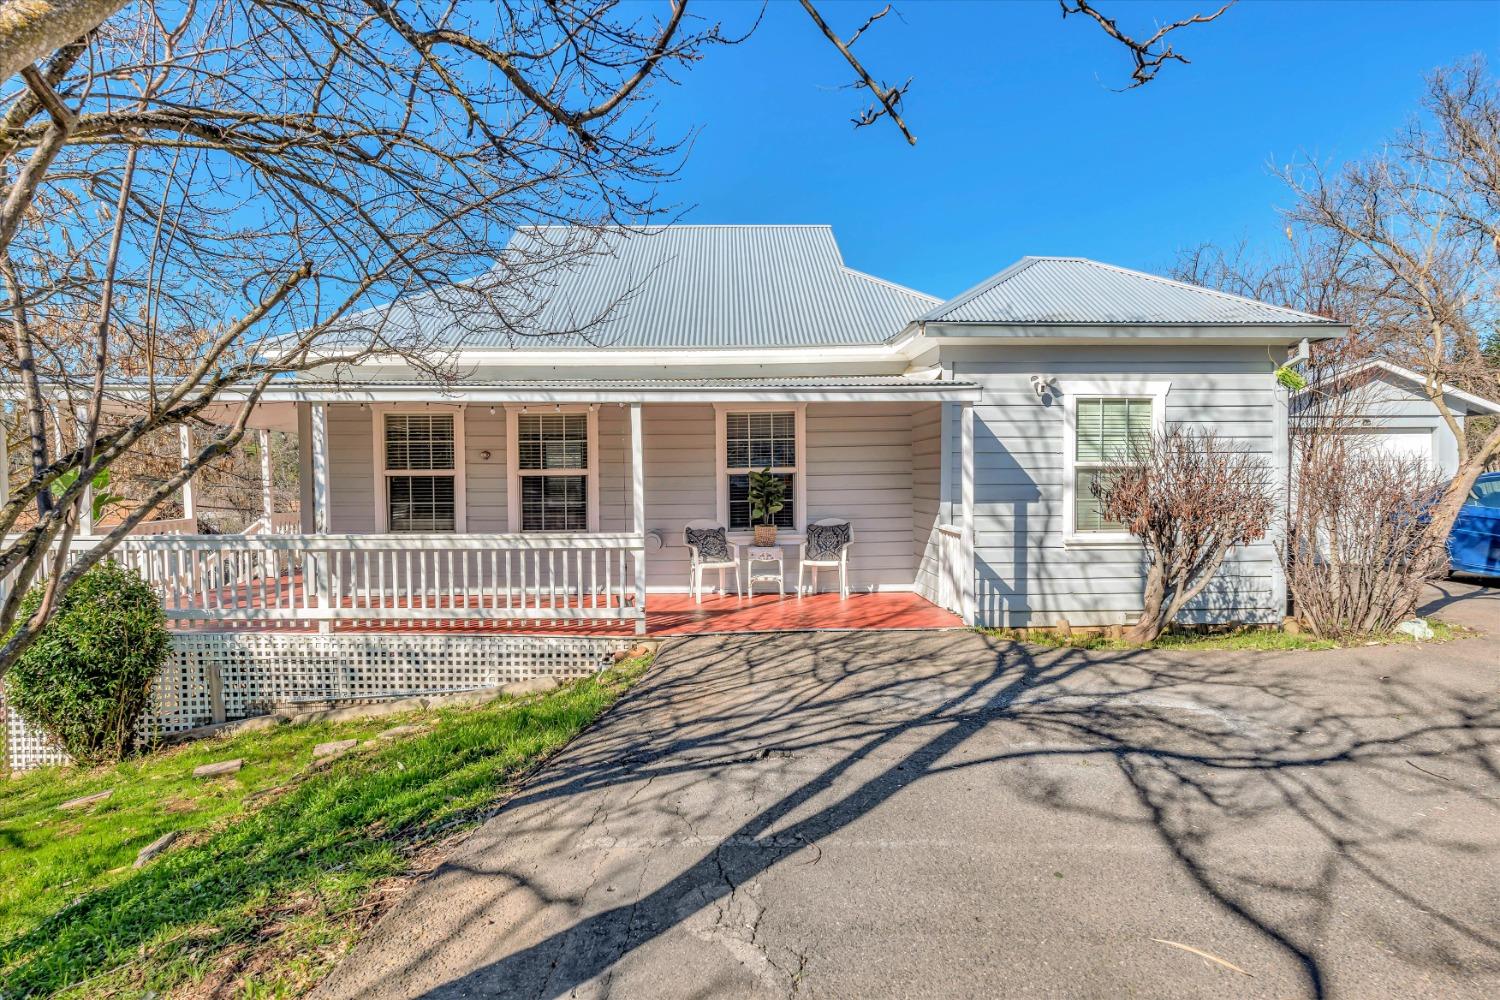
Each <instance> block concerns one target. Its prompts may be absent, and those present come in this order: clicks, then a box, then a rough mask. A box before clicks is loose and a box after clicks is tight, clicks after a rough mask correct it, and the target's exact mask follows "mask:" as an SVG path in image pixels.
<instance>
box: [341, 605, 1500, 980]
mask: <svg viewBox="0 0 1500 1000" xmlns="http://www.w3.org/2000/svg"><path fill="white" fill-rule="evenodd" d="M1444 613H1445V614H1447V615H1448V616H1449V617H1450V618H1452V619H1455V620H1459V621H1465V622H1467V623H1469V624H1473V625H1483V624H1485V623H1492V624H1493V627H1494V629H1495V633H1496V634H1500V598H1497V597H1496V596H1494V595H1493V594H1491V595H1488V596H1483V595H1481V596H1475V595H1473V594H1471V593H1470V591H1469V589H1467V588H1463V587H1461V586H1460V587H1456V588H1454V594H1453V599H1452V600H1448V601H1446V607H1445V612H1444ZM1497 779H1500V641H1497V640H1495V639H1490V638H1481V639H1468V640H1463V641H1459V642H1454V643H1449V644H1445V645H1440V646H1432V645H1427V646H1415V645H1414V646H1399V647H1397V646H1391V647H1367V648H1361V649H1355V650H1344V651H1337V652H1332V653H1295V654H1285V655H1279V656H1274V657H1269V656H1254V655H1247V654H1238V653H1217V654H1205V653H1198V654H1193V655H1167V654H1163V653H1131V654H1106V653H1083V652H1078V651H1056V650H1040V649H1037V648H1035V647H1023V646H1020V645H1017V644H1013V643H1006V642H999V641H995V640H991V639H987V638H985V637H983V636H979V635H976V634H972V633H967V632H929V633H902V634H892V633H887V634H879V633H822V634H812V635H771V636H734V637H724V638H698V639H690V640H683V641H678V642H675V643H673V644H671V645H669V646H668V647H666V648H665V649H664V651H663V654H662V655H661V657H660V658H659V659H658V664H657V666H656V667H655V668H654V669H653V671H652V673H651V674H650V675H649V677H648V678H647V679H646V680H645V681H644V682H643V683H642V684H641V685H640V686H639V687H638V688H637V689H636V690H635V691H634V692H633V693H632V694H631V695H629V696H628V697H627V698H626V699H625V700H623V701H622V702H621V703H620V704H619V705H618V706H617V707H616V709H615V710H614V711H613V712H611V713H610V714H609V715H608V716H607V717H606V718H605V719H604V720H602V722H601V723H600V724H599V725H598V726H596V727H595V728H594V729H592V730H591V731H590V732H588V733H587V734H585V735H584V737H583V738H581V739H580V740H579V741H577V742H576V743H575V744H574V746H573V747H572V748H570V750H569V751H568V752H567V753H566V754H565V755H564V756H563V757H562V758H560V759H559V760H558V761H557V762H556V763H555V764H554V765H553V766H551V767H549V768H548V769H547V770H546V771H544V772H543V773H541V774H540V775H538V777H537V779H536V780H535V781H534V782H533V783H532V784H531V785H529V786H528V787H527V788H526V789H525V790H523V792H522V793H521V794H520V795H519V796H517V797H516V798H515V799H514V800H513V801H512V802H511V803H510V804H509V805H508V806H507V807H506V808H505V809H504V810H503V811H502V812H501V813H500V814H499V815H497V816H496V817H495V818H494V819H493V820H491V821H490V822H489V823H487V824H485V825H484V826H483V827H481V828H480V829H479V830H477V831H476V832H475V833H474V834H473V835H472V836H471V837H470V838H469V839H468V840H467V841H466V842H465V843H464V845H463V846H462V847H461V848H460V850H459V851H458V852H457V854H456V855H455V856H454V857H452V858H451V859H450V861H449V862H448V863H447V864H446V865H444V866H443V868H441V869H440V870H439V871H438V872H437V873H436V874H435V875H434V876H433V877H432V878H431V879H429V880H427V881H425V882H423V883H421V884H420V885H418V886H417V887H416V888H415V889H413V891H412V892H411V893H410V894H409V895H408V896H407V897H406V899H405V900H404V901H403V902H402V903H401V904H400V905H399V906H398V907H397V908H396V909H395V910H394V911H393V912H392V913H390V914H389V915H388V916H387V917H386V918H385V919H384V920H383V921H381V922H380V923H379V924H378V925H377V926H376V928H374V930H373V931H372V932H371V934H370V935H369V936H368V938H367V939H366V940H365V941H364V942H363V943H362V944H361V945H360V946H359V947H358V948H357V949H356V951H355V952H354V953H353V954H352V955H351V956H350V957H349V958H348V959H347V960H346V961H345V962H344V964H343V965H342V966H340V967H339V969H338V970H336V972H335V974H334V975H333V976H332V977H331V979H330V980H329V981H328V982H327V983H325V985H324V986H323V988H322V989H321V990H320V991H319V994H318V995H319V996H320V997H324V998H335V997H338V998H345V997H347V998H355V997H360V998H364V997H562V996H588V997H602V996H615V997H622V998H652V1000H656V998H663V1000H666V998H679V997H681V998H688V997H787V996H797V997H851V998H854V997H857V998H884V997H996V996H1007V997H1027V998H1029V997H1068V998H1073V997H1136V996H1139V997H1215V998H1218V997H1297V996H1339V997H1351V998H1376V997H1419V996H1420V997H1469V996H1472V997H1493V996H1497V995H1500V780H1497ZM1187 949H1198V950H1199V951H1201V952H1204V953H1207V954H1208V955H1211V956H1214V957H1216V958H1218V959H1220V960H1222V962H1223V963H1228V964H1220V963H1219V962H1215V961H1212V960H1210V959H1208V958H1204V957H1200V955H1198V954H1195V953H1194V952H1192V951H1189V950H1187ZM1229 965H1232V966H1234V967H1237V969H1238V970H1242V971H1236V969H1235V968H1231V967H1229Z"/></svg>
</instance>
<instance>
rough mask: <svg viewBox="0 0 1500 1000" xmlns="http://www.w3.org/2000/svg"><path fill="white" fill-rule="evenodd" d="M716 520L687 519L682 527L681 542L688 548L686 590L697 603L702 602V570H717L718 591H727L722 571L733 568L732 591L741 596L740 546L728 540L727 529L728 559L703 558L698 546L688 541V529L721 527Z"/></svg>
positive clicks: (742, 593)
mask: <svg viewBox="0 0 1500 1000" xmlns="http://www.w3.org/2000/svg"><path fill="white" fill-rule="evenodd" d="M723 527H724V526H723V525H721V524H720V523H719V522H717V521H689V522H688V523H687V524H685V525H683V528H682V544H684V545H686V546H687V550H688V590H690V591H691V592H692V594H693V601H694V602H695V603H697V604H702V603H703V571H704V570H706V569H716V570H718V571H719V593H721V594H724V593H727V591H726V590H725V588H724V573H725V571H726V570H731V569H732V570H734V593H735V596H736V597H739V596H743V595H744V590H743V589H742V588H741V587H740V547H739V545H738V543H736V542H731V541H729V538H728V535H729V532H728V531H727V530H725V531H724V535H725V539H724V540H725V543H726V544H727V545H728V546H729V558H728V559H713V558H709V559H705V558H704V557H703V554H702V553H701V552H699V551H698V546H697V545H694V544H693V543H692V542H690V541H688V529H690V528H691V529H696V530H698V531H702V530H704V529H705V528H720V529H723Z"/></svg>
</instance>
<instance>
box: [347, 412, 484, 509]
mask: <svg viewBox="0 0 1500 1000" xmlns="http://www.w3.org/2000/svg"><path fill="white" fill-rule="evenodd" d="M400 413H412V414H416V413H420V414H433V413H449V414H452V415H453V469H452V474H453V531H454V533H455V534H461V533H463V532H464V531H466V530H467V529H468V520H469V515H468V511H467V509H466V501H467V499H468V488H467V486H466V484H465V481H464V407H463V406H460V405H457V404H452V403H376V404H374V405H372V406H371V407H370V421H371V427H372V429H373V430H372V434H371V437H372V438H373V439H374V443H375V523H376V524H377V525H378V526H379V530H380V531H382V532H386V533H389V532H390V530H391V520H390V518H391V512H390V508H389V506H388V505H387V503H386V493H387V487H386V480H387V479H388V478H389V477H391V476H421V475H427V474H432V475H437V476H442V475H447V474H448V470H444V469H387V468H386V467H385V418H386V415H387V414H400Z"/></svg>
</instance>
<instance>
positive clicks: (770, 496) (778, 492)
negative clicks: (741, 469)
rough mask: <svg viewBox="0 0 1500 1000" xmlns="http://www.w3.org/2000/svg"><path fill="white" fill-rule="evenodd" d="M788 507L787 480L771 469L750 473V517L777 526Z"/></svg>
mask: <svg viewBox="0 0 1500 1000" xmlns="http://www.w3.org/2000/svg"><path fill="white" fill-rule="evenodd" d="M785 507H786V480H784V479H782V478H781V477H780V476H778V475H775V474H774V473H772V472H771V470H770V469H761V470H760V471H759V472H752V473H750V517H751V519H752V520H754V521H758V522H759V523H761V524H775V523H776V515H777V514H779V513H781V511H782V510H783V509H784V508H785Z"/></svg>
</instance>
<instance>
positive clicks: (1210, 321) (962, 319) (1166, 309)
mask: <svg viewBox="0 0 1500 1000" xmlns="http://www.w3.org/2000/svg"><path fill="white" fill-rule="evenodd" d="M920 321H921V322H926V323H974V324H983V325H1016V326H1041V325H1066V326H1090V325H1101V326H1103V325H1108V326H1163V325H1165V326H1288V325H1290V326H1323V327H1338V326H1339V324H1337V323H1335V322H1334V321H1333V320H1329V319H1324V318H1323V317H1321V316H1314V315H1312V314H1310V313H1304V312H1298V311H1296V310H1295V309H1283V308H1281V307H1280V306H1272V305H1267V304H1266V303H1264V302H1256V301H1255V300H1254V299H1247V298H1244V297H1242V296H1239V295H1230V294H1229V293H1227V292H1219V291H1214V290H1213V289H1210V288H1200V287H1199V286H1197V285H1189V284H1186V283H1185V282H1181V281H1172V280H1170V279H1168V278H1162V277H1158V276H1157V275H1154V274H1147V273H1145V272H1143V271H1131V270H1129V269H1127V268H1123V267H1115V266H1114V265H1112V264H1101V263H1099V262H1098V261H1093V260H1088V259H1086V258H1083V257H1023V258H1021V259H1020V260H1019V261H1017V262H1016V263H1015V264H1012V265H1011V266H1010V267H1008V268H1006V269H1005V270H1003V271H1001V272H1000V273H999V274H997V275H995V276H994V277H993V278H990V279H988V280H987V281H984V282H981V283H980V284H978V285H976V286H975V287H973V288H971V289H969V290H968V291H967V292H964V293H963V294H962V295H960V296H958V297H957V298H954V299H950V300H949V301H947V302H944V303H943V304H942V305H939V306H937V307H935V308H933V309H931V310H928V311H927V312H926V313H924V314H923V315H922V317H921V320H920Z"/></svg>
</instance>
